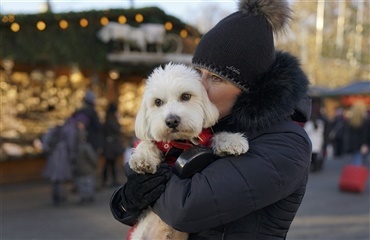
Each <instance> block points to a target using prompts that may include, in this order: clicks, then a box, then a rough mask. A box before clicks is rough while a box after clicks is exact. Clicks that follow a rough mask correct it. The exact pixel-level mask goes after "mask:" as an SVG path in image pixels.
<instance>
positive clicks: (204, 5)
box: [0, 0, 237, 25]
mask: <svg viewBox="0 0 370 240" xmlns="http://www.w3.org/2000/svg"><path fill="white" fill-rule="evenodd" d="M45 2H46V0H0V3H1V5H0V10H1V14H10V13H12V14H17V13H24V14H27V13H30V14H32V13H38V12H40V10H41V8H42V6H43V4H44V3H45ZM131 2H133V6H134V7H135V8H141V7H148V6H157V7H159V8H161V9H162V10H163V11H164V12H165V13H166V14H169V15H173V16H175V17H177V18H179V19H181V20H182V21H183V22H185V23H188V24H194V25H196V24H195V23H196V21H198V19H200V18H201V16H202V15H208V16H209V17H211V16H212V21H218V20H220V19H221V18H223V17H225V16H227V15H228V14H230V13H232V12H234V11H235V10H236V8H237V3H236V0H108V1H105V0H50V3H51V7H52V10H53V12H57V13H58V12H70V11H75V12H78V11H87V10H92V9H96V10H99V9H101V10H104V9H110V8H130V6H131ZM215 11H216V12H215ZM203 19H204V18H203Z"/></svg>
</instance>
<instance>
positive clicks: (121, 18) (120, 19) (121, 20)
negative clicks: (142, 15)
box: [118, 15, 127, 24]
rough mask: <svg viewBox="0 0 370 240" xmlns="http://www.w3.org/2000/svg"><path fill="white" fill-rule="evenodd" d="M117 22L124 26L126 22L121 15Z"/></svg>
mask: <svg viewBox="0 0 370 240" xmlns="http://www.w3.org/2000/svg"><path fill="white" fill-rule="evenodd" d="M118 22H119V23H121V24H125V23H126V22H127V18H126V17H125V16H123V15H121V16H119V17H118Z"/></svg>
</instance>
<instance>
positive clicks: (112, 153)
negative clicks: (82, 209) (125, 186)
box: [41, 91, 124, 206]
mask: <svg viewBox="0 0 370 240" xmlns="http://www.w3.org/2000/svg"><path fill="white" fill-rule="evenodd" d="M117 110H118V109H117V105H116V104H115V103H110V104H109V105H108V107H107V109H106V114H105V120H104V121H103V122H101V121H100V120H99V117H98V114H97V112H96V110H95V94H94V93H93V92H92V91H87V92H86V94H85V96H84V98H83V106H82V107H81V108H79V109H77V110H76V111H75V112H74V113H73V114H72V115H71V116H70V117H69V118H68V119H66V121H65V122H64V123H63V124H62V125H58V126H54V127H52V128H50V129H49V130H48V131H47V132H46V133H45V134H44V135H43V136H42V138H41V142H42V145H43V150H44V152H45V155H46V159H47V163H46V167H45V169H44V171H43V175H44V177H45V178H46V179H48V180H49V181H50V184H51V199H52V202H53V204H54V205H55V206H59V205H60V204H63V203H64V202H66V200H67V197H68V192H74V193H77V194H78V195H79V202H78V203H77V204H80V205H86V204H91V203H92V202H94V200H95V192H96V189H97V188H98V187H117V186H119V185H120V184H122V182H121V183H120V182H119V180H118V176H117V166H122V167H123V162H122V157H123V152H124V146H123V139H122V129H121V126H120V124H119V121H118V113H117ZM99 159H103V166H102V168H101V169H102V171H99V162H100V161H99ZM120 160H121V161H120ZM98 180H100V182H98ZM71 184H72V189H70V191H68V190H67V185H68V186H70V185H71Z"/></svg>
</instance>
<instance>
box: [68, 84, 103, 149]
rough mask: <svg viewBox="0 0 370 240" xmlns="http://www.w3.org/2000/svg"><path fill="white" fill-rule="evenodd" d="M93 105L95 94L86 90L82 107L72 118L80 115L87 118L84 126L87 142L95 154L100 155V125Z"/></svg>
mask: <svg viewBox="0 0 370 240" xmlns="http://www.w3.org/2000/svg"><path fill="white" fill-rule="evenodd" d="M95 103H96V96H95V94H94V93H93V92H92V91H91V90H87V91H86V93H85V96H84V98H83V106H82V107H81V108H79V109H77V110H76V111H75V112H74V113H73V115H72V117H74V116H76V115H81V114H82V115H85V116H86V117H87V119H88V120H89V121H88V125H87V126H86V131H87V142H88V143H90V144H91V146H92V147H93V149H94V151H95V152H96V153H98V154H100V153H101V151H102V125H101V123H100V121H99V117H98V113H97V112H96V109H95Z"/></svg>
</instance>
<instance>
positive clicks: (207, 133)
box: [155, 128, 212, 153]
mask: <svg viewBox="0 0 370 240" xmlns="http://www.w3.org/2000/svg"><path fill="white" fill-rule="evenodd" d="M211 138H212V130H211V129H210V128H204V129H203V130H202V132H201V133H200V134H199V136H198V139H199V145H202V146H206V147H210V145H211ZM155 144H156V145H157V147H158V148H159V149H160V150H161V151H162V152H164V153H166V152H168V150H170V149H171V148H172V147H175V148H178V149H182V150H184V151H186V150H188V149H189V148H191V147H193V146H194V144H193V143H192V142H191V141H188V140H186V141H176V140H173V141H170V142H155Z"/></svg>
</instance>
